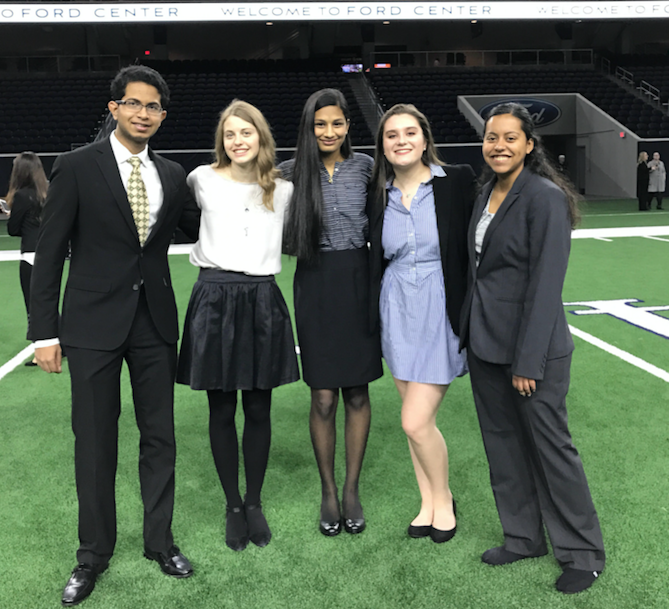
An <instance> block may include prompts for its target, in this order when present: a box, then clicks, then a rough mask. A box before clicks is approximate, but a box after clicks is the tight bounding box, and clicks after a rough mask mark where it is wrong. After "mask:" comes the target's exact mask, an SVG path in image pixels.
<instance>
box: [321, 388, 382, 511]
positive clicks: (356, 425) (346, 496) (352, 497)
mask: <svg viewBox="0 0 669 609" xmlns="http://www.w3.org/2000/svg"><path fill="white" fill-rule="evenodd" d="M341 391H342V397H343V399H344V408H345V415H346V419H345V432H344V436H345V438H344V439H345V442H346V480H345V481H344V493H343V497H342V508H343V513H344V517H345V518H362V517H363V512H362V506H361V505H360V499H359V496H358V483H359V481H360V470H361V469H362V461H363V458H364V456H365V448H366V447H367V437H368V435H369V424H370V420H371V408H370V403H369V394H368V391H367V385H361V386H359V387H348V388H343V389H342V390H341ZM338 401H339V389H312V391H311V413H310V415H309V430H310V432H311V442H312V444H313V447H314V454H315V456H316V463H317V464H318V471H319V473H320V476H321V488H322V498H321V520H324V521H326V522H336V521H338V520H339V519H340V518H341V511H340V508H339V499H338V492H337V483H336V481H335V475H334V463H335V443H336V425H335V420H336V414H337V403H338Z"/></svg>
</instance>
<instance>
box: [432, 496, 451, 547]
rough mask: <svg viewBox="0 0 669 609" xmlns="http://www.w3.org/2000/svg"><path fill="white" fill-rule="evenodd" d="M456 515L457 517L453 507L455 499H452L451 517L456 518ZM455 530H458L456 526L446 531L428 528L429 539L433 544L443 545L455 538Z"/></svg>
mask: <svg viewBox="0 0 669 609" xmlns="http://www.w3.org/2000/svg"><path fill="white" fill-rule="evenodd" d="M457 515H458V510H457V507H456V505H455V499H453V516H455V517H456V518H457ZM457 530H458V525H457V524H456V525H455V526H454V527H453V528H452V529H449V530H448V531H442V530H441V529H435V528H434V527H430V539H432V541H434V543H445V542H447V541H450V540H451V539H453V537H455V534H456V533H457Z"/></svg>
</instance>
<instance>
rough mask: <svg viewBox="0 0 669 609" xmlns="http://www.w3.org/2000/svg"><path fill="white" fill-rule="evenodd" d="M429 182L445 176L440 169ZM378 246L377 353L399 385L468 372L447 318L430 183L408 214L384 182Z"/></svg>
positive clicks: (448, 380)
mask: <svg viewBox="0 0 669 609" xmlns="http://www.w3.org/2000/svg"><path fill="white" fill-rule="evenodd" d="M430 169H431V172H432V177H433V178H434V177H435V176H439V177H441V176H444V175H445V173H444V170H443V168H442V167H440V166H438V165H432V166H431V167H430ZM387 193H388V205H387V207H386V209H385V213H384V217H383V233H382V244H383V251H384V257H385V259H386V260H387V261H388V265H387V267H386V270H385V273H384V275H383V280H382V283H381V299H380V313H381V349H382V352H383V357H384V359H385V360H386V363H387V364H388V367H389V368H390V371H391V373H392V375H393V376H394V377H395V378H396V379H399V380H402V381H413V382H418V383H431V384H437V385H448V384H450V383H451V382H452V381H453V379H454V378H456V377H458V376H462V375H463V374H466V373H467V356H466V353H465V352H464V351H463V352H462V353H459V352H458V348H459V339H458V337H457V336H456V335H455V333H454V332H453V328H452V327H451V323H450V321H449V319H448V315H447V313H446V298H447V297H448V295H447V294H446V290H445V287H444V274H443V271H442V264H441V252H440V248H439V235H438V233H437V216H436V212H435V204H434V192H433V189H432V180H429V181H428V182H424V183H423V184H421V185H420V186H419V188H418V190H417V192H416V195H415V197H414V199H413V201H412V202H411V208H410V209H409V210H407V209H406V208H405V207H404V205H403V204H402V193H401V191H400V190H399V189H398V188H396V187H395V186H393V185H392V183H390V182H389V183H388V186H387Z"/></svg>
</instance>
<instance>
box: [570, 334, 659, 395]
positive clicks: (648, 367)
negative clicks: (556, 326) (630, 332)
mask: <svg viewBox="0 0 669 609" xmlns="http://www.w3.org/2000/svg"><path fill="white" fill-rule="evenodd" d="M569 329H570V330H571V333H572V334H573V335H574V336H578V337H579V338H580V339H582V340H584V341H586V342H588V343H590V344H591V345H594V346H595V347H598V348H599V349H601V350H602V351H606V352H607V353H610V354H611V355H614V356H615V357H618V358H620V359H621V360H623V361H625V362H627V363H628V364H632V366H636V367H637V368H640V369H641V370H644V371H645V372H648V373H649V374H652V375H653V376H656V377H657V378H659V379H662V380H663V381H665V382H667V383H669V372H667V371H666V370H662V368H658V367H657V366H653V364H649V363H648V362H647V361H645V360H642V359H641V358H640V357H637V356H636V355H632V354H631V353H628V352H627V351H623V350H622V349H618V347H614V346H613V345H610V344H609V343H607V342H604V341H603V340H601V339H599V338H597V337H596V336H593V335H592V334H588V333H587V332H583V330H579V329H578V328H574V326H569Z"/></svg>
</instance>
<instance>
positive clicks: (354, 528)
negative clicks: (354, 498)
mask: <svg viewBox="0 0 669 609" xmlns="http://www.w3.org/2000/svg"><path fill="white" fill-rule="evenodd" d="M366 528H367V523H366V522H365V519H364V518H345V519H344V530H345V531H346V532H347V533H350V534H351V535H357V534H358V533H362V532H363V531H364V530H365V529H366Z"/></svg>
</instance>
